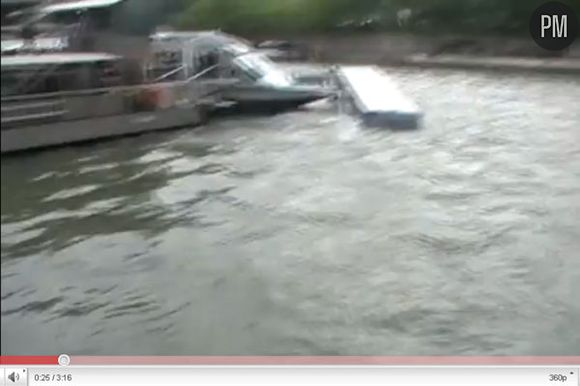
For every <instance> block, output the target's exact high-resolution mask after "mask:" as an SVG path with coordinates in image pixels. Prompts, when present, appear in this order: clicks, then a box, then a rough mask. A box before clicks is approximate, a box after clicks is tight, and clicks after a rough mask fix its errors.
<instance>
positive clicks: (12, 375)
mask: <svg viewBox="0 0 580 386" xmlns="http://www.w3.org/2000/svg"><path fill="white" fill-rule="evenodd" d="M8 379H9V380H11V381H12V382H16V381H18V380H19V379H20V374H18V373H16V372H11V373H10V374H8Z"/></svg>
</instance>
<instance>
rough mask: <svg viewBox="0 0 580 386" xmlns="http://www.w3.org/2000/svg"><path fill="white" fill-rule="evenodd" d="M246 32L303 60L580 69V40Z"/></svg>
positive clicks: (438, 65) (525, 68)
mask: <svg viewBox="0 0 580 386" xmlns="http://www.w3.org/2000/svg"><path fill="white" fill-rule="evenodd" d="M247 37H248V38H250V39H251V40H253V41H264V40H269V39H282V40H285V39H288V40H289V41H290V42H292V43H293V45H294V46H295V47H297V49H299V50H301V51H303V52H305V53H306V54H305V55H303V56H302V57H301V59H309V60H312V61H317V62H322V63H353V64H358V63H360V64H380V65H404V66H419V67H443V68H463V69H499V70H531V71H542V72H554V73H574V74H578V73H580V42H576V43H575V44H574V45H572V46H571V47H570V48H569V49H567V50H565V51H561V52H550V51H546V50H544V49H542V48H540V47H539V46H537V45H536V44H535V42H534V41H533V40H532V39H531V38H505V37H459V36H438V37H431V36H421V35H395V34H385V33H376V34H352V35H315V36H298V37H297V36H294V37H293V38H290V37H286V36H280V35H277V36H272V35H270V36H247ZM289 58H290V56H289V57H288V58H286V59H289ZM282 60H285V59H284V58H282Z"/></svg>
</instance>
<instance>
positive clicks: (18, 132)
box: [1, 106, 204, 155]
mask: <svg viewBox="0 0 580 386" xmlns="http://www.w3.org/2000/svg"><path fill="white" fill-rule="evenodd" d="M203 120H204V114H203V111H202V110H201V108H198V107H192V106H189V107H182V108H181V107H176V108H169V109H165V110H157V111H153V112H142V113H133V114H122V115H113V116H105V117H95V118H91V119H83V120H70V121H59V122H52V123H44V124H38V125H34V126H32V125H31V126H20V127H18V126H17V127H12V128H6V129H4V128H3V129H2V136H1V148H2V154H3V155H4V154H8V153H14V152H20V151H27V150H34V149H42V148H47V147H54V146H62V145H70V144H75V143H82V142H89V141H96V140H103V139H108V138H114V137H121V136H129V135H136V134H140V133H145V132H151V131H160V130H169V129H176V128H180V127H188V126H195V125H198V124H200V123H202V122H203Z"/></svg>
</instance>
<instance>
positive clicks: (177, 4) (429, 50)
mask: <svg viewBox="0 0 580 386" xmlns="http://www.w3.org/2000/svg"><path fill="white" fill-rule="evenodd" d="M561 1H562V2H564V3H566V4H568V5H569V6H571V7H572V8H573V9H574V10H576V11H577V12H578V14H579V15H580V1H579V0H561ZM545 2H546V0H244V1H240V0H148V1H147V2H143V3H145V4H146V5H145V4H142V5H141V8H139V10H131V12H130V13H129V15H131V14H134V13H133V11H135V12H137V14H138V15H139V17H134V16H133V17H130V18H129V19H128V20H127V22H128V23H127V26H129V25H130V24H134V26H135V27H136V28H154V26H156V25H166V26H169V27H172V28H176V29H180V30H192V29H195V30H200V29H219V30H221V31H223V32H227V33H232V34H235V35H238V36H242V37H245V38H248V39H249V40H252V41H255V42H259V41H265V40H285V41H290V42H292V43H296V45H298V46H302V47H306V48H307V50H308V51H309V52H310V54H311V55H310V56H309V58H311V59H314V60H315V61H321V62H333V61H342V62H345V61H349V62H360V63H364V62H366V63H377V64H378V63H380V64H409V63H410V61H409V58H411V57H415V59H414V60H415V63H414V64H417V63H421V64H422V65H429V63H433V64H435V65H437V66H444V65H446V64H445V63H447V62H446V61H444V60H443V61H441V60H439V61H437V60H435V61H433V60H431V59H430V58H439V57H443V56H453V55H455V56H456V55H464V56H466V57H477V58H481V59H482V61H483V60H484V59H485V58H502V60H499V61H496V63H499V64H498V66H499V67H500V68H501V67H502V65H501V63H506V66H508V62H509V60H503V59H509V58H520V59H521V58H530V59H531V61H532V62H533V63H536V65H537V66H540V67H542V66H544V65H542V64H541V61H538V60H536V59H538V58H542V59H548V60H552V61H554V62H557V61H560V60H562V61H563V60H564V59H565V60H567V61H572V62H573V63H572V67H573V68H574V69H576V68H580V39H579V40H577V41H576V42H575V44H574V45H572V46H571V47H570V48H568V49H566V50H563V51H558V52H551V51H546V50H544V49H542V48H540V47H539V46H538V45H536V43H535V42H534V41H533V39H532V38H531V37H530V34H529V19H530V16H531V14H532V12H533V11H534V10H535V9H536V8H537V7H538V6H539V5H540V4H543V3H545ZM139 3H141V2H139ZM418 55H419V56H424V57H427V59H425V58H423V59H421V58H419V59H418V60H417V56H418ZM456 62H458V63H459V62H460V61H456ZM576 62H579V63H576ZM518 63H523V62H522V61H521V60H520V61H519V62H517V61H513V62H512V63H511V64H509V66H508V67H511V66H512V65H513V66H514V67H516V68H517V67H518V66H519V64H518ZM530 63H531V62H530ZM411 64H413V63H411ZM449 65H450V64H449ZM522 65H523V64H522ZM469 66H470V68H471V67H473V63H472V62H470V64H469ZM562 66H564V67H566V68H569V66H570V64H569V63H568V62H566V63H565V64H563V65H562ZM524 67H525V65H524ZM544 67H548V66H544ZM549 68H552V69H558V68H560V66H559V65H551V66H549ZM539 69H541V68H539ZM574 71H576V70H574ZM578 72H580V71H578Z"/></svg>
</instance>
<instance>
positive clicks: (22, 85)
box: [1, 53, 126, 98]
mask: <svg viewBox="0 0 580 386" xmlns="http://www.w3.org/2000/svg"><path fill="white" fill-rule="evenodd" d="M121 59H122V58H120V57H118V56H115V55H109V54H102V53H82V54H81V53H75V54H72V53H61V54H54V53H53V54H31V55H14V56H6V57H3V58H2V79H1V83H2V97H3V98H4V97H11V96H21V95H30V94H44V93H56V92H67V91H79V90H89V89H98V88H107V87H116V86H122V85H123V84H126V82H125V80H124V77H123V73H122V61H121Z"/></svg>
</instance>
